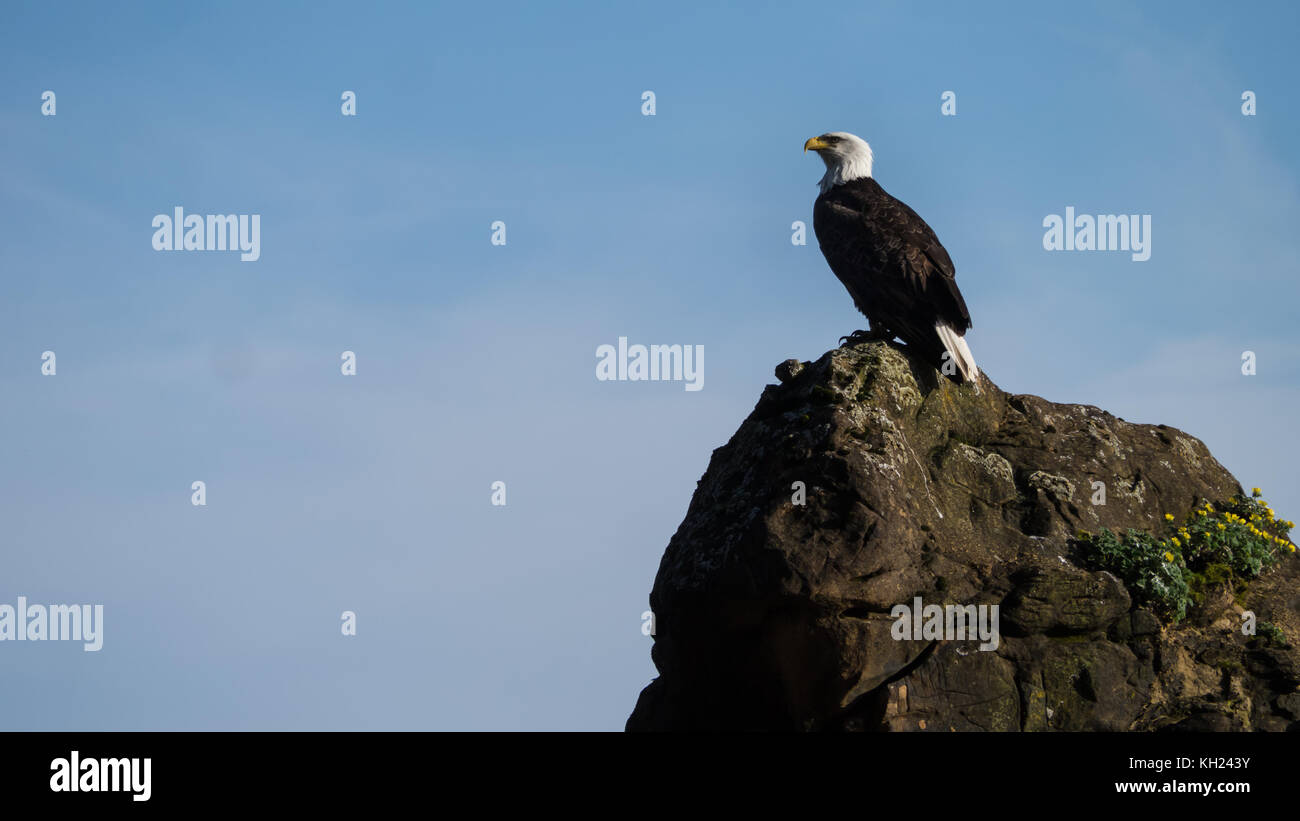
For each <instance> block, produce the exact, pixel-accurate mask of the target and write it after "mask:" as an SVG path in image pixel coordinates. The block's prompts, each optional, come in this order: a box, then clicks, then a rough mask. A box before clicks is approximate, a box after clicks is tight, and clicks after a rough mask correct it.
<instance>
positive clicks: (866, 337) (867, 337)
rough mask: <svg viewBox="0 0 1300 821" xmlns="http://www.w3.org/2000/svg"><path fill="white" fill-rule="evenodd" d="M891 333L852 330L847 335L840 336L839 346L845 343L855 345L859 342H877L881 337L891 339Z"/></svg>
mask: <svg viewBox="0 0 1300 821" xmlns="http://www.w3.org/2000/svg"><path fill="white" fill-rule="evenodd" d="M892 338H893V334H891V333H889V332H888V331H880V330H875V331H854V332H853V333H851V334H849V335H848V336H841V337H840V347H844V346H845V345H856V344H858V343H859V342H879V341H880V340H882V339H892Z"/></svg>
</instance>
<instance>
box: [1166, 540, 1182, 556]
mask: <svg viewBox="0 0 1300 821" xmlns="http://www.w3.org/2000/svg"><path fill="white" fill-rule="evenodd" d="M1169 541H1171V542H1173V543H1174V547H1182V546H1183V543H1182V542H1180V541H1178V537H1176V536H1175V537H1174V538H1172V539H1170V540H1169ZM1170 561H1173V560H1172V559H1170Z"/></svg>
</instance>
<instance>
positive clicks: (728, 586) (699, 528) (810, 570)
mask: <svg viewBox="0 0 1300 821" xmlns="http://www.w3.org/2000/svg"><path fill="white" fill-rule="evenodd" d="M777 375H778V377H779V379H780V380H781V382H782V384H780V385H770V386H768V387H767V388H766V389H765V390H764V392H763V395H762V397H761V398H760V399H759V401H758V404H757V406H756V407H755V408H754V411H753V412H752V413H751V414H750V416H749V418H747V419H746V420H745V421H744V423H743V424H742V425H741V427H740V429H739V430H738V431H737V432H736V434H735V435H734V436H733V437H732V438H731V441H730V442H728V443H727V444H726V445H725V446H723V447H721V448H719V449H718V450H716V451H715V452H714V454H713V457H712V459H711V460H710V463H709V467H708V470H707V471H706V472H705V474H704V477H703V479H701V480H700V483H699V487H698V488H697V489H696V492H695V496H694V497H693V499H692V500H691V504H690V508H689V510H688V511H687V514H686V518H685V520H683V522H682V524H681V526H680V527H679V528H678V530H677V532H676V534H674V536H673V537H672V540H671V541H670V542H669V544H668V548H667V550H666V551H665V552H664V556H663V560H662V561H661V563H660V566H659V573H658V575H657V576H656V578H655V584H654V589H653V591H652V592H651V594H650V605H651V608H652V609H653V611H654V613H655V626H656V633H655V643H654V650H653V657H654V661H655V664H656V666H657V667H658V669H659V677H658V678H656V679H655V680H654V681H653V682H652V683H651V684H650V685H649V686H647V687H646V688H645V689H644V690H643V691H642V693H641V696H640V699H639V700H638V702H637V705H636V708H635V710H634V711H633V713H632V716H631V717H630V718H629V719H628V722H627V727H628V729H629V730H933V731H943V732H948V731H950V730H1053V729H1055V730H1149V729H1165V728H1177V729H1213V730H1226V729H1240V730H1283V729H1288V728H1290V729H1300V695H1297V692H1296V691H1297V686H1298V685H1300V653H1298V652H1297V650H1296V649H1295V648H1294V647H1291V648H1279V647H1276V646H1266V645H1263V644H1261V643H1260V642H1258V641H1253V642H1252V641H1248V637H1245V636H1243V635H1241V633H1240V629H1239V625H1240V624H1241V620H1240V617H1239V615H1238V614H1239V612H1240V610H1241V607H1239V606H1238V605H1237V604H1236V603H1234V602H1233V601H1231V599H1228V600H1226V601H1224V600H1219V601H1215V602H1209V603H1207V604H1206V605H1205V607H1207V608H1209V609H1211V610H1213V611H1214V612H1201V613H1199V614H1198V617H1197V618H1196V619H1189V620H1188V621H1186V622H1184V623H1181V624H1179V625H1175V626H1168V625H1162V624H1161V623H1160V622H1159V621H1158V620H1157V619H1155V618H1154V617H1153V616H1152V615H1151V614H1150V613H1149V612H1147V611H1146V610H1144V609H1141V608H1136V607H1134V605H1133V602H1132V600H1131V597H1130V595H1129V592H1128V591H1126V590H1125V589H1124V586H1123V585H1122V584H1121V583H1120V582H1119V581H1118V580H1117V579H1115V578H1114V577H1113V576H1111V575H1110V574H1107V573H1101V572H1094V571H1090V570H1087V569H1085V568H1083V567H1081V566H1079V564H1078V562H1077V558H1076V553H1075V549H1074V545H1073V543H1072V538H1073V537H1074V535H1075V534H1076V533H1077V532H1078V531H1079V530H1088V531H1092V532H1096V531H1098V530H1100V529H1101V528H1103V527H1108V528H1110V529H1112V530H1121V529H1124V528H1130V527H1131V528H1136V529H1139V530H1146V531H1150V532H1160V531H1161V530H1162V528H1163V524H1164V515H1165V514H1166V513H1170V514H1173V515H1174V516H1175V517H1176V518H1177V519H1180V520H1181V519H1182V518H1183V516H1184V515H1185V514H1186V513H1187V512H1188V511H1189V510H1190V509H1192V508H1193V507H1194V506H1196V505H1197V504H1199V503H1200V502H1201V501H1203V500H1212V501H1213V500H1221V499H1227V498H1229V497H1230V496H1232V495H1233V494H1235V493H1239V492H1240V491H1241V488H1240V486H1239V485H1238V483H1237V481H1236V479H1234V478H1233V477H1232V475H1231V474H1229V473H1228V472H1227V470H1225V469H1224V468H1223V467H1222V466H1221V465H1220V464H1219V463H1218V462H1217V461H1216V460H1215V459H1214V457H1213V456H1211V455H1210V453H1209V451H1208V450H1207V449H1206V448H1205V446H1204V445H1203V444H1202V443H1201V442H1200V441H1198V440H1196V439H1194V438H1192V437H1190V436H1188V435H1186V434H1184V433H1182V432H1180V431H1177V430H1174V429H1172V428H1168V427H1165V426H1151V425H1135V424H1131V423H1128V422H1125V421H1123V420H1121V419H1118V418H1116V417H1114V416H1111V415H1110V414H1108V413H1105V412H1104V411H1101V410H1099V409H1097V408H1094V407H1090V406H1086V405H1057V404H1054V403H1051V402H1047V401H1045V400H1043V399H1040V398H1038V397H1035V396H1013V395H1009V394H1005V393H1003V392H1001V391H1000V390H998V389H997V388H996V387H995V386H994V385H992V384H991V383H990V382H988V381H987V380H985V382H984V384H983V389H982V391H981V392H980V393H975V391H974V390H973V389H972V388H971V387H970V386H959V385H956V384H954V383H952V382H950V381H949V380H947V379H944V378H943V377H941V376H940V375H939V374H938V373H937V372H936V371H935V370H934V369H933V368H931V367H929V366H928V365H925V364H923V363H921V362H918V361H914V360H912V359H910V358H909V357H908V356H907V354H906V353H905V352H904V351H903V350H901V349H899V348H897V347H895V346H892V345H890V344H886V343H882V342H870V343H864V344H860V345H856V346H851V347H845V348H840V349H837V350H835V351H831V352H830V353H827V354H825V355H824V356H822V357H821V359H819V360H818V361H816V362H813V363H799V362H797V361H794V360H790V361H787V362H785V363H782V364H781V365H780V366H778V368H777ZM1103 492H1104V496H1103V495H1102V493H1103ZM800 499H802V501H803V504H798V503H797V502H798V501H800ZM1102 499H1104V504H1102V503H1100V501H1101V500H1102ZM1298 565H1300V562H1297V561H1295V560H1288V561H1284V562H1282V563H1281V565H1280V566H1279V567H1277V568H1275V569H1274V570H1273V571H1271V572H1270V573H1268V574H1266V575H1265V576H1264V577H1263V578H1261V579H1259V580H1256V581H1255V582H1253V583H1252V584H1251V587H1250V590H1249V591H1248V593H1247V600H1246V601H1245V602H1244V604H1245V607H1246V609H1250V610H1253V611H1254V612H1255V613H1256V614H1257V616H1258V618H1259V619H1261V620H1267V621H1271V622H1272V623H1274V624H1276V625H1278V626H1279V627H1281V628H1282V629H1283V631H1284V632H1285V633H1286V634H1287V635H1289V636H1291V637H1293V638H1294V637H1295V636H1300V596H1298V595H1297V591H1300V584H1297V583H1298V582H1300V573H1298V572H1297V566H1298ZM916 597H920V598H921V599H922V600H923V602H924V603H925V604H926V605H930V604H936V605H961V606H965V605H998V608H999V613H1000V639H999V641H998V644H997V648H996V649H995V650H980V649H979V647H980V641H979V639H977V638H970V639H968V640H956V639H951V638H949V639H944V638H933V637H932V638H925V637H923V636H917V637H915V638H914V639H906V640H899V639H897V638H895V633H894V631H893V630H892V629H891V628H894V627H895V623H896V621H897V619H896V618H895V617H893V616H891V611H892V610H893V608H894V607H895V606H896V605H900V604H906V605H911V604H912V603H913V601H914V599H915V598H916Z"/></svg>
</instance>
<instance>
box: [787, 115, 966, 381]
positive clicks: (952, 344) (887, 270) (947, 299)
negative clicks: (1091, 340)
mask: <svg viewBox="0 0 1300 821" xmlns="http://www.w3.org/2000/svg"><path fill="white" fill-rule="evenodd" d="M803 148H804V151H805V152H807V151H808V149H812V150H814V151H816V152H817V154H818V156H820V157H821V158H822V161H823V162H825V163H826V175H825V176H824V177H822V179H821V195H820V196H818V197H817V202H816V203H815V204H814V205H813V230H814V231H815V232H816V233H817V242H818V244H819V245H821V249H822V254H823V255H824V256H825V257H826V262H827V263H828V264H829V265H830V266H831V270H832V271H834V272H835V276H836V277H838V278H839V280H840V282H842V283H844V287H845V288H847V289H848V291H849V295H850V296H852V297H853V304H854V305H856V306H857V308H858V310H859V311H861V312H862V313H863V314H865V315H866V317H867V322H868V323H869V325H870V330H868V331H855V332H854V333H853V334H852V335H851V336H848V337H845V339H848V340H851V341H860V340H864V339H885V340H889V339H893V338H894V337H898V338H899V339H901V340H903V341H904V342H905V343H907V345H908V347H909V348H911V349H912V350H914V351H916V352H918V353H919V354H921V356H923V357H924V358H925V359H926V360H927V361H929V362H931V363H932V364H933V365H934V366H935V367H937V368H939V369H940V370H941V371H943V373H945V374H947V375H949V376H952V377H953V378H954V379H955V380H956V381H958V382H961V381H966V382H972V383H976V385H977V390H978V379H979V369H978V368H976V367H975V358H974V357H973V356H971V352H970V348H969V347H967V345H966V339H965V334H966V330H967V329H968V328H970V327H971V321H970V313H969V312H968V311H967V310H966V300H964V299H962V295H961V291H959V290H957V279H956V269H955V268H954V267H953V264H952V259H950V258H949V257H948V252H947V251H945V250H944V249H943V246H942V245H940V244H939V238H938V237H936V236H935V235H934V231H932V230H931V229H930V226H928V225H926V224H925V220H923V219H921V218H920V217H919V216H917V214H916V212H915V211H913V210H912V209H911V208H908V207H907V206H906V205H905V204H904V203H902V202H899V201H898V200H896V199H894V198H893V197H891V196H890V195H889V194H887V193H886V192H885V189H883V188H881V187H880V184H879V183H877V182H876V181H875V180H874V179H872V178H871V146H869V145H867V143H866V141H865V140H863V139H862V138H861V137H857V136H855V135H853V134H848V133H845V132H843V131H832V132H831V133H829V134H823V135H821V136H820V137H813V138H812V139H810V140H808V142H806V143H804V146H803ZM948 363H952V364H948ZM945 366H946V367H945Z"/></svg>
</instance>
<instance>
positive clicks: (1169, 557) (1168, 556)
mask: <svg viewBox="0 0 1300 821" xmlns="http://www.w3.org/2000/svg"><path fill="white" fill-rule="evenodd" d="M1173 560H1174V554H1172V553H1170V552H1168V551H1166V552H1165V561H1167V562H1172V561H1173Z"/></svg>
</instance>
